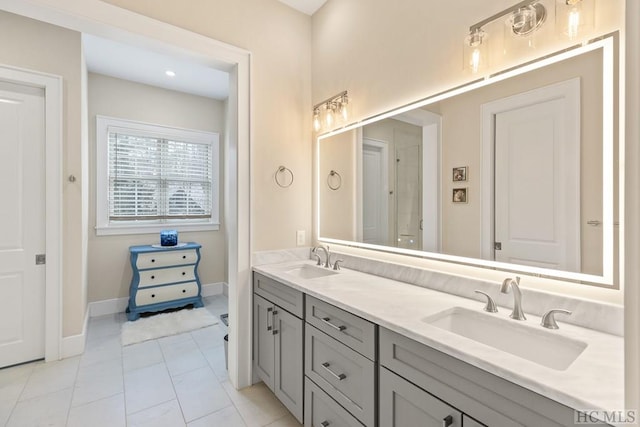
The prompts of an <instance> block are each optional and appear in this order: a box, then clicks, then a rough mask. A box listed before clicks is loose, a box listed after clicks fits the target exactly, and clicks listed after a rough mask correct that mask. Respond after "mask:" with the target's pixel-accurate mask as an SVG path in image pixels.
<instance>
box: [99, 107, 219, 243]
mask: <svg viewBox="0 0 640 427" xmlns="http://www.w3.org/2000/svg"><path fill="white" fill-rule="evenodd" d="M96 132H97V134H96V141H97V149H98V156H97V162H98V164H97V174H98V176H97V184H98V188H97V218H96V224H97V227H96V229H97V233H98V234H99V235H103V234H133V233H154V232H157V231H160V230H161V229H165V228H175V229H177V230H181V231H196V230H217V229H218V228H219V221H218V206H219V203H218V202H219V200H218V194H219V182H218V172H219V164H218V158H219V154H218V144H219V135H218V134H216V133H210V132H200V131H194V130H186V129H176V128H170V127H166V126H159V125H150V124H145V123H137V122H132V121H127V120H121V119H114V118H109V117H103V116H98V117H97V120H96Z"/></svg>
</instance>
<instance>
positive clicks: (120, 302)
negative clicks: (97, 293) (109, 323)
mask: <svg viewBox="0 0 640 427" xmlns="http://www.w3.org/2000/svg"><path fill="white" fill-rule="evenodd" d="M227 289H228V285H227V284H226V283H224V282H218V283H205V284H204V285H202V296H203V297H210V296H214V295H221V294H224V295H228V290H227ZM127 305H129V297H124V298H113V299H106V300H102V301H94V302H90V303H89V310H87V311H88V312H89V315H90V316H91V317H98V316H105V315H107V314H116V313H124V312H125V310H126V309H127Z"/></svg>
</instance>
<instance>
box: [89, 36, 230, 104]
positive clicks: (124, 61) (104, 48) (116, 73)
mask: <svg viewBox="0 0 640 427" xmlns="http://www.w3.org/2000/svg"><path fill="white" fill-rule="evenodd" d="M82 42H83V45H84V55H85V59H86V61H87V69H88V70H89V71H90V72H92V73H98V74H104V75H107V76H111V77H117V78H120V79H124V80H130V81H134V82H138V83H143V84H147V85H150V86H158V87H162V88H164V89H169V90H175V91H178V92H186V93H190V94H193V95H199V96H205V97H207V98H214V99H218V100H224V99H226V98H227V97H228V96H229V74H228V73H226V72H224V71H220V70H216V69H214V68H211V67H207V66H205V65H202V64H198V63H195V62H190V61H185V60H183V59H177V58H175V57H172V56H169V55H164V54H160V53H158V52H153V51H150V50H145V49H141V48H137V47H134V46H130V45H125V44H121V43H117V42H114V41H112V40H107V39H103V38H100V37H95V36H92V35H88V34H83V35H82ZM167 70H171V71H173V72H174V73H175V77H169V76H167V74H166V71H167Z"/></svg>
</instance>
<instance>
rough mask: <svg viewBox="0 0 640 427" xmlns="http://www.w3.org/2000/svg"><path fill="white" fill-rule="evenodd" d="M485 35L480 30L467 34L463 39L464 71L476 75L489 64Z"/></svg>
mask: <svg viewBox="0 0 640 427" xmlns="http://www.w3.org/2000/svg"><path fill="white" fill-rule="evenodd" d="M486 39H487V34H486V33H485V32H484V31H483V30H482V29H477V30H475V31H472V32H471V33H469V35H468V36H467V37H465V39H464V49H463V56H464V69H465V70H469V71H471V72H472V73H477V72H478V71H480V70H481V69H483V68H486V67H487V65H488V64H489V58H488V53H487V52H488V50H487V43H486Z"/></svg>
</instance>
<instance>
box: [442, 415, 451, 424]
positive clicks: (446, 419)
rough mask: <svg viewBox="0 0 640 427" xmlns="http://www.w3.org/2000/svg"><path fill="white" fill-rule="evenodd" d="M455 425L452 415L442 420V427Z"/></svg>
mask: <svg viewBox="0 0 640 427" xmlns="http://www.w3.org/2000/svg"><path fill="white" fill-rule="evenodd" d="M452 425H453V417H452V416H451V415H447V416H446V417H444V419H443V420H442V427H449V426H452Z"/></svg>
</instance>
